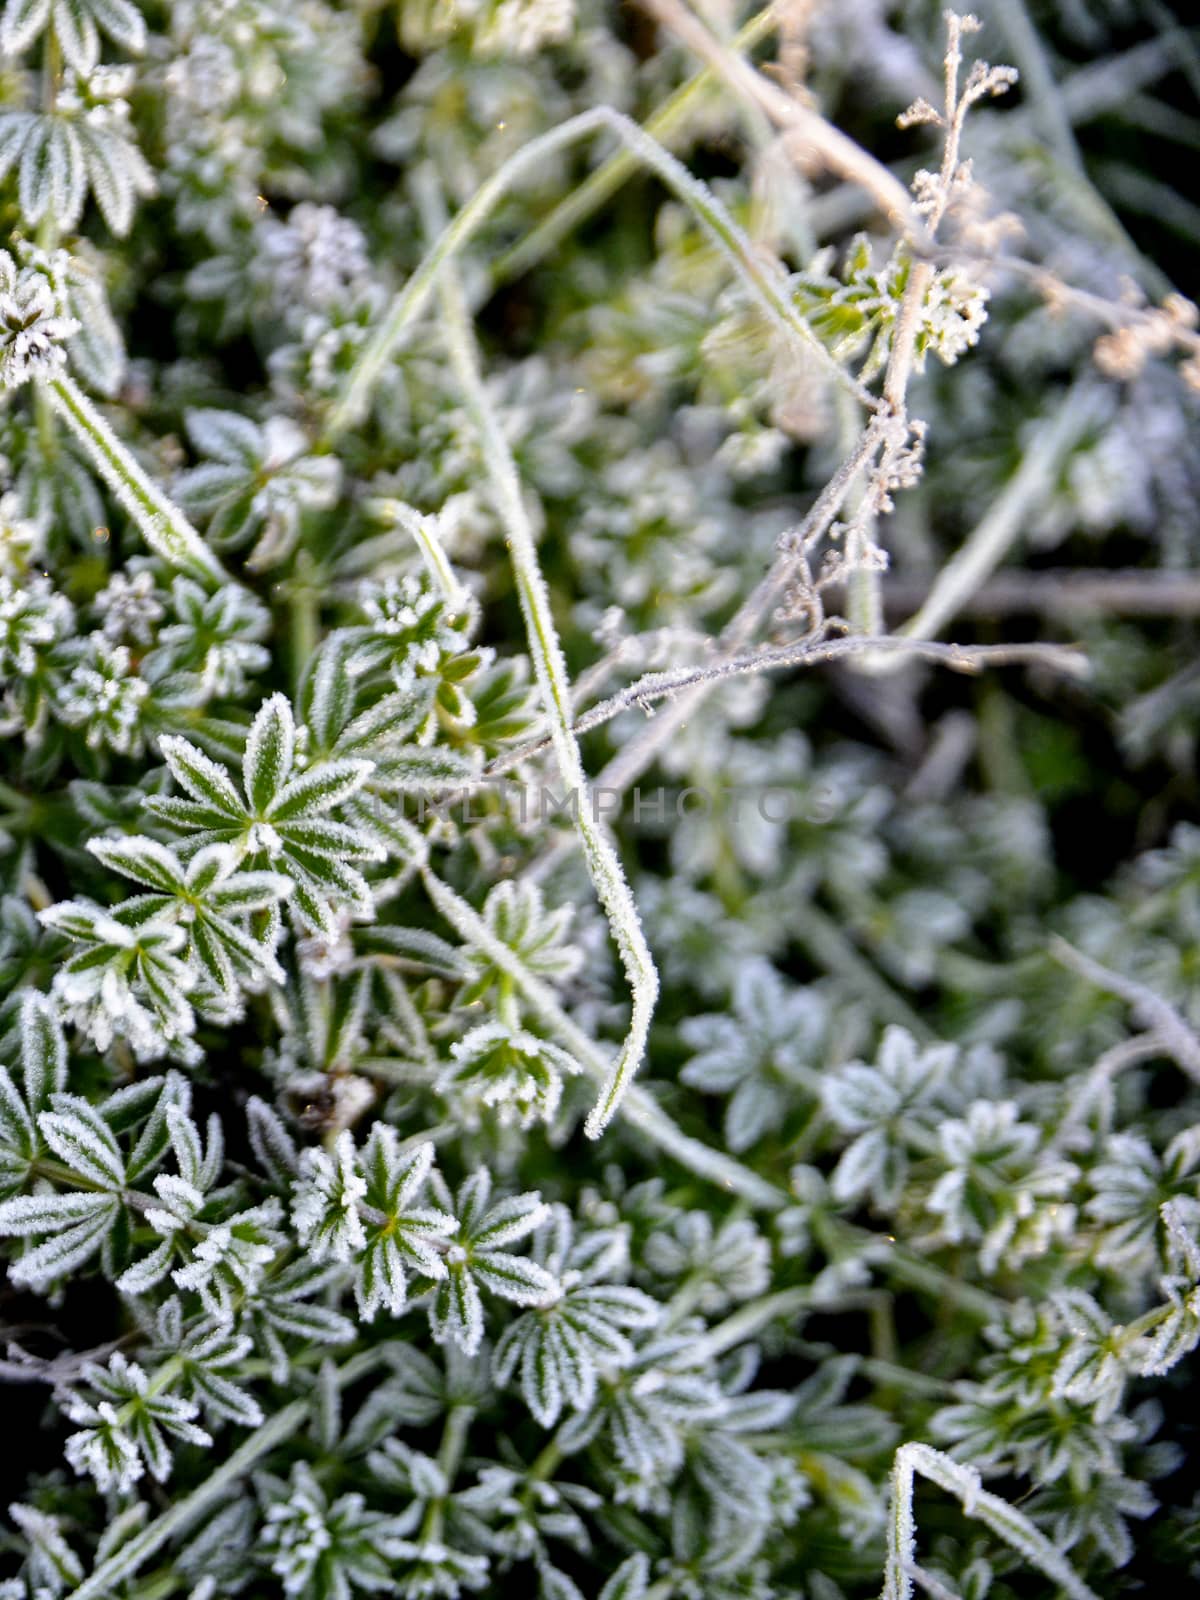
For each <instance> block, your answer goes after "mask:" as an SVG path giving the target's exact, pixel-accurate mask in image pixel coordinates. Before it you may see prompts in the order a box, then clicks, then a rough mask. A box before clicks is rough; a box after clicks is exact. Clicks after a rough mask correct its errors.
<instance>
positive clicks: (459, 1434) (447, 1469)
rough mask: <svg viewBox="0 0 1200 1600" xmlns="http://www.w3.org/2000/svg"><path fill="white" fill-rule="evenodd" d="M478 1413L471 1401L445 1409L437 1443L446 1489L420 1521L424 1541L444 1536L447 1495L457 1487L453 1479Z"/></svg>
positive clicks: (430, 1505)
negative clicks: (440, 1433)
mask: <svg viewBox="0 0 1200 1600" xmlns="http://www.w3.org/2000/svg"><path fill="white" fill-rule="evenodd" d="M474 1416H475V1408H474V1407H473V1406H468V1405H457V1406H451V1407H450V1410H449V1411H448V1412H447V1413H446V1424H445V1427H444V1428H443V1430H442V1442H441V1445H440V1446H439V1447H438V1453H437V1464H438V1466H439V1467H440V1468H441V1470H442V1476H443V1478H444V1479H445V1480H446V1493H445V1495H444V1496H441V1497H439V1498H438V1499H437V1500H431V1501H430V1502H429V1505H428V1507H427V1509H426V1512H425V1520H424V1521H423V1522H422V1524H421V1543H422V1544H428V1543H431V1542H436V1541H437V1540H438V1539H440V1538H441V1536H442V1521H443V1518H444V1516H445V1511H446V1499H447V1498H448V1497H449V1494H450V1491H451V1489H453V1487H454V1479H455V1478H456V1476H457V1475H458V1469H459V1465H460V1463H461V1462H462V1458H463V1451H464V1450H465V1449H466V1444H467V1433H468V1431H469V1430H470V1427H471V1423H472V1421H473V1419H474Z"/></svg>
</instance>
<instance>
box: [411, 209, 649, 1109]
mask: <svg viewBox="0 0 1200 1600" xmlns="http://www.w3.org/2000/svg"><path fill="white" fill-rule="evenodd" d="M443 237H444V235H443ZM441 305H442V313H443V317H444V323H445V333H446V340H447V343H448V345H449V349H450V359H451V363H452V364H453V366H454V369H455V372H456V373H457V375H458V380H459V383H460V386H461V388H462V391H463V397H464V399H465V400H466V403H467V410H468V411H469V412H470V414H471V416H472V418H473V419H474V422H475V425H476V427H477V429H478V431H479V437H480V442H481V444H482V446H483V455H484V461H485V463H486V466H487V470H488V475H489V477H490V479H491V483H492V492H493V495H494V497H495V501H496V505H497V509H498V510H499V512H500V514H501V517H502V519H503V522H504V527H505V531H506V533H507V535H508V547H509V551H510V553H511V557H512V567H513V575H514V577H515V579H516V584H517V594H518V596H519V599H520V604H521V614H522V617H523V619H524V622H525V633H526V637H527V638H528V641H529V653H530V655H531V656H532V658H533V664H534V671H535V673H536V675H537V680H538V687H539V689H540V690H541V697H542V702H543V705H544V707H545V711H546V716H547V720H548V721H549V724H550V734H551V739H552V741H553V745H554V755H555V759H556V761H557V763H558V770H559V774H560V776H561V777H562V780H563V783H564V785H565V786H566V788H567V791H568V794H569V796H570V798H571V802H572V805H573V810H574V822H575V828H576V831H577V832H578V834H579V840H580V844H581V845H582V848H583V855H584V860H585V861H586V862H587V868H588V873H589V876H590V877H591V880H592V883H593V885H594V887H595V890H596V894H597V896H598V898H599V900H600V904H601V905H602V906H603V908H604V913H605V916H606V917H607V918H608V925H609V928H610V930H611V932H612V936H613V940H614V942H615V944H616V946H617V950H618V952H619V953H620V957H621V963H622V965H623V967H624V969H625V977H626V980H627V982H628V984H629V990H630V1000H631V1008H630V1018H629V1031H628V1033H627V1034H626V1036H625V1041H624V1043H623V1044H622V1046H621V1049H620V1052H619V1053H618V1055H617V1058H616V1060H615V1061H614V1062H613V1064H612V1067H611V1068H610V1069H609V1070H608V1071H607V1072H606V1074H605V1077H604V1079H603V1082H602V1083H601V1087H600V1096H599V1099H598V1100H597V1102H596V1104H595V1106H593V1108H592V1111H591V1113H590V1114H589V1116H588V1119H587V1122H586V1124H585V1131H586V1133H587V1135H588V1137H589V1138H591V1139H596V1138H599V1136H600V1134H601V1133H603V1131H604V1129H605V1128H606V1127H607V1126H608V1123H609V1122H610V1121H611V1119H612V1117H613V1114H614V1112H615V1111H616V1110H617V1107H618V1106H619V1105H620V1103H621V1100H622V1098H623V1097H624V1095H625V1094H626V1093H627V1091H628V1088H629V1085H630V1083H631V1082H632V1079H633V1075H634V1073H635V1072H636V1071H637V1069H638V1067H639V1065H640V1064H641V1061H642V1057H643V1056H644V1055H645V1051H646V1041H647V1038H648V1035H649V1031H650V1019H651V1017H652V1016H653V1014H654V1006H655V1003H656V1001H657V999H658V971H657V968H656V967H655V965H654V958H653V956H652V955H651V954H650V947H649V945H648V944H647V943H646V938H645V935H644V934H643V932H642V925H641V921H640V919H639V917H638V913H637V907H636V905H635V904H634V900H633V895H632V893H631V892H630V889H629V885H628V883H627V882H626V879H625V873H624V870H623V869H622V866H621V861H620V857H619V856H618V855H617V851H616V848H615V846H614V845H613V842H612V839H611V838H610V836H609V834H608V832H607V830H606V829H605V827H604V825H603V823H602V821H601V819H600V814H599V810H598V808H597V807H596V805H595V803H594V800H593V796H592V793H591V791H590V788H589V785H588V781H587V775H586V773H585V771H584V767H583V758H582V756H581V755H580V753H579V744H578V742H577V741H576V738H575V734H574V731H573V728H572V722H573V713H572V709H571V685H570V680H569V678H568V675H567V663H566V658H565V656H564V655H563V651H562V646H561V644H560V643H559V640H558V633H557V631H556V629H555V626H554V618H553V615H552V613H551V609H550V592H549V590H548V589H547V587H546V581H545V579H544V578H543V576H542V571H541V568H540V566H539V565H538V558H537V544H536V540H535V537H534V531H533V524H532V522H531V521H530V518H529V513H528V512H527V510H526V508H525V501H524V498H523V496H522V493H521V483H520V479H519V477H518V475H517V468H516V463H515V462H514V460H513V458H512V453H511V451H510V449H509V446H508V441H507V439H506V438H505V436H504V432H503V429H502V428H501V426H500V423H499V420H498V418H497V417H496V415H495V413H494V411H493V409H492V405H491V401H490V400H489V398H488V394H487V391H486V389H485V388H484V384H483V379H482V377H481V374H480V371H479V364H478V358H477V351H476V348H475V340H474V336H473V333H472V330H471V326H470V323H469V320H468V315H467V309H466V305H465V303H464V300H463V296H462V291H461V289H460V287H459V284H458V281H457V275H456V273H455V271H454V269H453V268H452V267H449V266H447V269H446V271H445V273H444V274H443V278H442V285H441Z"/></svg>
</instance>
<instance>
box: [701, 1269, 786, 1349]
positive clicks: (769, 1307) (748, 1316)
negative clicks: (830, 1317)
mask: <svg viewBox="0 0 1200 1600" xmlns="http://www.w3.org/2000/svg"><path fill="white" fill-rule="evenodd" d="M812 1304H813V1295H812V1290H811V1288H808V1287H805V1288H802V1289H780V1290H778V1291H777V1292H776V1293H775V1294H768V1295H764V1296H763V1298H762V1299H761V1300H752V1301H751V1302H750V1303H749V1305H744V1306H739V1307H738V1309H737V1310H736V1311H735V1312H734V1313H733V1315H732V1316H730V1317H726V1318H725V1321H724V1322H718V1323H717V1325H716V1327H715V1328H710V1329H709V1330H708V1332H707V1333H706V1334H705V1335H704V1337H703V1338H702V1339H700V1340H698V1341H697V1344H698V1346H699V1348H700V1350H701V1351H702V1352H703V1355H704V1356H705V1357H706V1358H707V1359H708V1360H710V1361H711V1360H715V1359H716V1358H717V1356H723V1355H724V1354H725V1352H726V1351H727V1350H732V1349H734V1347H735V1346H736V1345H739V1344H744V1343H745V1341H746V1340H747V1339H752V1338H753V1337H754V1335H755V1334H756V1333H758V1332H760V1331H761V1329H763V1328H765V1327H766V1326H767V1324H768V1323H769V1322H774V1321H775V1320H776V1319H777V1318H779V1317H791V1316H794V1315H795V1314H796V1313H797V1312H798V1311H807V1310H809V1309H810V1308H811V1306H812Z"/></svg>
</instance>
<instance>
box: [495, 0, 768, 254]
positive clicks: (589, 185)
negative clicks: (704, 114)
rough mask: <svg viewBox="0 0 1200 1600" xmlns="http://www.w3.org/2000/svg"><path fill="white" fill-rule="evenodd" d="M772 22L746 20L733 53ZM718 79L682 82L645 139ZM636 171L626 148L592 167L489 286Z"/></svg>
mask: <svg viewBox="0 0 1200 1600" xmlns="http://www.w3.org/2000/svg"><path fill="white" fill-rule="evenodd" d="M777 20H778V19H777V17H776V14H775V7H774V6H766V7H765V8H764V9H763V10H762V11H760V12H759V13H758V15H757V16H754V17H751V18H750V20H749V22H747V23H746V25H745V27H744V28H742V30H741V31H740V32H739V33H738V34H736V35H735V36H734V38H733V40H732V42H731V46H730V48H731V49H734V50H738V51H745V50H752V49H753V48H754V46H755V45H756V44H758V43H760V42H761V40H763V39H765V38H766V37H767V35H768V34H769V33H770V32H771V31H772V30H773V29H774V28H775V27H776V26H777ZM720 81H721V80H720V78H719V77H718V76H717V74H716V72H715V71H714V70H713V69H712V68H711V67H705V68H704V69H703V70H702V71H700V72H697V73H696V74H695V76H694V77H691V78H689V79H688V80H687V82H686V83H684V84H681V85H680V87H679V88H678V89H676V91H675V93H674V94H673V95H671V96H670V98H669V99H667V100H664V101H663V103H662V105H661V106H660V107H659V109H658V110H657V111H656V112H655V113H654V115H653V116H652V117H651V118H649V120H648V121H647V122H646V124H645V133H646V135H647V137H648V138H651V139H654V140H656V141H657V142H658V143H659V144H661V145H665V144H667V143H668V141H669V140H670V138H671V135H672V134H674V133H677V132H678V131H679V130H680V129H681V128H682V127H683V125H684V123H685V122H686V120H687V116H688V113H689V112H690V111H692V109H693V108H694V107H695V106H697V105H699V104H700V103H701V102H702V101H703V100H705V99H706V98H707V97H708V95H709V93H710V92H711V91H712V90H713V89H715V88H717V87H718V86H719V85H720ZM637 169H638V158H637V157H636V156H635V155H633V154H632V152H631V151H629V150H627V149H622V150H618V151H617V153H616V154H615V155H612V156H609V158H608V160H607V161H605V162H604V163H603V164H602V165H601V166H599V167H597V168H596V170H595V172H593V173H592V174H591V175H590V176H589V177H588V178H586V179H585V180H584V181H583V183H581V184H580V185H579V187H578V188H577V189H573V190H572V191H571V193H570V194H569V195H567V196H566V198H565V199H563V200H560V201H559V203H558V204H557V205H556V206H555V208H554V210H553V211H552V212H551V213H550V215H549V216H548V217H546V218H545V219H544V220H543V221H541V222H539V223H538V225H537V227H536V228H535V229H534V230H533V232H532V233H529V234H527V235H526V236H525V238H524V239H522V240H521V241H520V242H519V243H518V244H515V245H513V247H512V249H511V250H506V251H505V252H504V254H503V255H502V256H501V257H500V259H499V260H498V261H497V262H496V264H495V265H494V266H493V268H492V281H493V283H495V284H497V285H499V284H504V283H511V282H512V280H513V279H514V278H519V277H520V276H521V275H522V274H523V273H526V272H528V271H529V270H530V269H531V268H532V267H536V266H537V264H538V263H539V262H540V261H542V260H544V259H545V257H546V256H548V255H549V254H550V252H551V251H552V250H555V249H557V247H558V246H559V245H560V244H561V243H562V241H563V240H564V239H565V238H566V236H567V234H569V233H571V232H573V231H574V230H575V229H576V228H578V227H580V226H581V224H583V223H584V222H586V221H587V219H588V218H589V217H590V216H592V214H593V213H594V212H596V211H598V210H599V209H600V207H601V206H602V205H604V203H605V202H606V201H607V200H610V199H611V198H612V196H613V195H614V194H615V193H616V192H617V190H618V189H619V188H620V187H621V185H622V184H623V183H627V182H628V181H629V179H630V178H632V177H633V175H634V174H635V173H636V172H637Z"/></svg>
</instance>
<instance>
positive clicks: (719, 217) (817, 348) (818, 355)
mask: <svg viewBox="0 0 1200 1600" xmlns="http://www.w3.org/2000/svg"><path fill="white" fill-rule="evenodd" d="M601 132H604V133H611V134H615V135H616V137H617V138H618V139H619V140H620V141H621V143H622V144H624V145H625V146H626V148H627V149H628V150H629V152H630V155H631V156H632V157H633V159H634V160H635V161H636V162H637V163H638V164H639V165H641V166H645V167H647V168H649V170H650V171H651V172H653V173H654V174H655V176H656V177H657V178H659V179H660V180H661V181H662V183H663V184H664V185H665V186H666V187H667V188H668V189H670V190H671V191H672V193H673V194H675V196H676V197H677V198H678V199H679V200H681V201H682V202H683V203H684V205H686V206H687V207H688V209H689V210H690V211H691V212H692V214H693V215H694V216H695V217H696V219H697V220H698V221H699V222H700V223H701V225H702V226H703V227H704V228H705V229H706V231H707V232H708V233H709V235H710V236H711V237H712V238H713V240H714V241H715V242H716V244H717V245H718V246H719V247H720V249H721V250H722V251H723V252H724V254H725V255H726V256H727V258H728V259H729V261H730V263H731V264H732V265H733V267H734V269H735V270H736V272H737V274H738V276H739V277H740V278H741V280H742V282H743V284H744V285H745V287H746V289H747V290H748V291H749V293H750V294H751V296H752V297H753V298H754V299H755V300H756V301H757V302H758V305H759V307H760V308H761V309H762V311H763V312H764V313H765V315H766V317H767V319H768V321H770V322H771V323H773V324H774V325H775V327H777V328H778V329H779V330H780V331H781V332H782V333H783V334H784V335H785V337H786V338H788V339H789V340H791V341H792V342H794V343H797V344H799V345H800V346H801V347H802V348H803V350H804V353H805V357H806V359H810V360H811V359H815V360H816V361H817V362H819V363H820V365H821V366H822V367H823V368H824V370H825V371H826V372H827V373H828V375H829V376H830V377H831V378H832V379H833V380H834V382H836V383H838V384H840V385H841V386H842V387H843V388H846V389H848V390H849V391H850V392H851V393H852V394H854V395H855V396H856V397H857V398H858V399H859V401H860V402H861V403H862V404H863V405H865V406H868V407H870V408H874V406H875V404H876V401H875V397H874V396H873V395H872V394H871V393H870V392H869V391H868V390H866V389H864V388H863V386H862V385H861V384H860V383H859V382H858V381H857V380H856V379H855V378H853V377H851V375H850V374H849V373H848V372H846V371H845V370H844V368H843V367H841V366H840V365H839V364H838V362H836V361H835V360H834V359H833V357H832V356H831V355H830V353H829V351H828V350H827V349H826V348H825V346H824V344H822V342H821V341H820V339H819V338H818V337H817V335H816V334H815V333H814V332H813V331H812V329H811V328H810V327H809V325H808V323H807V322H805V320H804V318H803V317H801V315H800V314H799V312H798V311H797V310H796V308H795V306H794V305H793V304H792V301H791V298H790V296H789V295H788V292H787V288H786V284H785V280H784V278H783V274H782V272H781V271H780V270H779V268H778V266H777V265H776V264H774V263H768V262H766V261H765V260H764V258H763V254H762V252H761V250H758V249H756V248H755V246H754V244H753V242H752V241H751V240H750V239H749V238H748V237H747V236H746V234H745V232H744V231H743V230H742V229H741V228H740V227H739V226H738V224H737V223H736V222H735V221H734V220H733V218H732V217H731V216H730V214H729V212H728V211H727V210H726V209H725V207H724V206H723V205H721V204H720V202H719V201H718V200H717V199H716V198H715V196H714V195H713V194H712V191H711V190H710V189H708V188H707V186H706V185H705V184H703V183H701V182H700V181H699V180H698V179H697V178H694V177H693V176H692V174H691V173H690V172H689V171H688V170H687V168H686V167H685V166H683V164H682V163H681V162H679V161H677V160H676V159H675V157H674V156H672V155H670V154H669V153H668V152H667V151H666V150H664V149H663V148H662V146H661V145H659V144H656V143H655V141H654V140H653V139H652V138H651V137H650V136H649V135H648V134H647V133H646V131H645V129H643V128H640V127H639V126H638V124H637V123H636V122H632V121H630V119H629V118H628V117H625V116H622V115H621V113H620V112H618V111H613V110H612V109H611V108H610V107H609V106H594V107H593V108H592V109H591V110H590V111H584V112H582V113H581V114H580V115H579V116H577V117H571V118H569V119H568V120H567V121H566V122H564V123H561V124H560V125H559V126H558V127H557V128H551V129H550V130H549V132H547V133H544V134H541V135H540V136H539V137H538V138H536V139H532V140H530V142H529V143H528V144H527V145H525V146H524V147H523V148H522V149H520V150H518V151H517V153H516V155H514V156H513V157H512V158H511V160H509V161H507V162H505V164H504V166H502V167H501V168H500V169H499V171H498V172H495V173H493V174H492V176H491V177H490V178H488V179H487V181H486V182H485V183H483V184H481V185H480V187H479V188H478V189H477V190H476V191H475V193H474V195H473V196H472V197H471V199H470V200H468V201H467V203H466V205H465V206H463V207H462V209H461V210H460V211H459V212H458V213H457V215H456V216H455V217H454V218H453V220H452V221H451V222H450V223H449V224H448V225H447V226H446V227H445V229H443V231H442V233H441V235H440V236H439V238H438V239H437V241H436V242H435V243H434V245H433V247H432V248H431V249H430V250H429V252H428V253H427V255H426V256H425V259H424V260H423V261H422V262H421V264H420V266H419V267H418V268H417V269H416V271H415V272H414V273H413V275H412V277H411V278H409V280H408V282H407V283H406V284H405V286H404V288H403V289H401V291H400V292H399V294H398V295H397V296H396V298H395V300H394V301H393V302H392V305H391V308H390V310H389V311H388V313H387V315H386V316H385V317H384V319H383V322H382V323H381V325H380V327H379V328H378V330H377V331H376V333H375V336H374V338H373V339H372V340H371V341H370V343H369V344H368V345H367V346H366V348H365V349H364V350H363V352H362V354H361V355H360V356H359V358H358V360H357V362H356V363H355V365H354V368H353V370H352V371H351V373H350V377H349V380H348V382H347V384H346V387H345V389H344V390H343V391H342V394H341V397H340V398H339V399H338V401H337V403H336V404H335V405H334V407H333V410H332V411H331V412H330V415H329V420H328V422H327V423H326V426H325V432H324V435H323V437H322V440H321V446H322V447H323V448H324V449H326V450H329V449H332V448H333V446H334V444H335V443H336V442H337V441H338V439H340V438H341V436H342V435H343V434H344V433H345V432H346V431H347V429H349V428H351V427H353V426H354V425H355V424H356V423H358V422H360V421H361V420H362V418H363V417H364V415H365V414H366V412H367V409H368V406H369V404H370V399H371V395H372V392H373V391H374V388H375V385H376V383H378V381H379V379H380V377H381V376H382V373H383V370H384V368H385V367H386V366H387V363H388V362H389V361H390V360H391V358H392V356H393V355H394V353H395V351H396V349H397V348H398V346H399V344H400V341H401V340H402V339H403V337H404V335H405V334H406V333H407V331H408V329H409V328H410V327H412V325H413V323H414V322H415V321H416V320H417V318H418V317H419V316H420V314H421V312H422V311H423V310H424V309H425V306H426V305H427V304H428V302H429V298H430V296H431V295H432V293H433V291H434V288H435V287H436V286H437V283H438V281H439V279H440V276H441V274H442V272H443V269H444V268H445V266H446V264H447V263H448V262H449V261H451V260H452V259H453V258H454V257H455V256H456V255H458V254H459V252H460V251H461V250H462V249H463V248H464V246H466V245H467V244H468V243H469V242H470V240H471V239H472V238H474V236H475V235H476V234H477V233H478V232H479V230H480V228H481V227H482V226H483V224H484V223H485V222H486V221H487V219H488V218H489V217H490V216H491V214H492V212H493V211H495V209H496V207H497V206H498V205H499V204H500V201H501V200H503V198H504V197H505V195H506V194H507V193H508V191H509V189H510V188H511V187H512V186H513V184H514V183H516V182H517V180H518V179H519V178H520V177H522V175H523V174H524V173H525V172H526V171H527V170H528V168H530V167H533V166H536V165H537V164H538V163H539V162H541V161H542V160H543V159H544V158H545V157H547V156H550V155H554V154H556V153H557V152H558V151H559V150H561V149H563V148H565V147H566V146H567V145H571V144H574V143H575V142H576V141H577V140H580V139H586V138H589V137H590V136H591V135H592V134H594V133H601Z"/></svg>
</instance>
